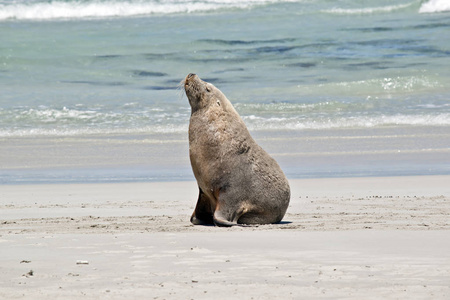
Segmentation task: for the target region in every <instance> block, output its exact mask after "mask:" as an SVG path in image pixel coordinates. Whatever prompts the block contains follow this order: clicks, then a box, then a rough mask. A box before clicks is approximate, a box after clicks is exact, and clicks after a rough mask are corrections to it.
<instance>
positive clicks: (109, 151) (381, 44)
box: [0, 0, 450, 183]
mask: <svg viewBox="0 0 450 300" xmlns="http://www.w3.org/2000/svg"><path fill="white" fill-rule="evenodd" d="M449 34H450V2H449V1H446V0H429V1H419V0H397V1H387V0H374V1H363V0H341V1H327V0H299V1H294V0H292V1H266V0H244V1H238V0H204V1H187V0H166V1H164V0H162V1H153V0H127V1H123V0H84V1H80V0H78V1H72V0H64V1H59V0H56V1H43V0H15V1H8V0H0V90H1V94H0V143H1V144H0V148H1V149H0V154H1V156H0V183H16V182H41V181H44V182H51V181H61V182H80V181H111V180H113V181H133V180H173V179H177V180H178V179H181V180H183V179H192V178H193V177H192V175H191V173H190V170H189V162H188V158H187V128H188V122H189V116H190V107H189V104H188V101H187V99H186V96H183V92H182V91H181V90H180V88H179V82H180V81H181V80H182V79H183V78H184V77H185V76H186V75H187V74H188V73H191V72H192V73H197V74H198V75H199V76H200V77H201V78H203V79H204V80H206V81H209V82H211V83H213V84H214V85H216V86H217V87H218V88H220V89H221V90H222V91H223V92H224V93H225V94H226V95H227V97H228V98H229V99H230V100H231V101H232V103H233V104H234V105H235V107H236V109H237V110H238V112H239V113H240V114H241V116H242V117H243V119H244V121H245V123H246V124H247V126H248V128H249V130H250V131H251V133H252V134H253V135H254V136H255V138H256V139H257V140H258V142H260V143H261V144H263V146H264V147H265V148H266V149H268V151H269V153H271V154H272V155H274V156H275V158H276V159H277V160H278V161H280V164H281V165H282V167H283V169H285V170H287V173H288V176H290V177H321V176H359V175H360V176H374V175H377V176H379V175H420V174H443V173H445V174H447V173H450V161H449V156H450V140H449V139H450V133H449V129H450V84H449V83H450V39H449V38H448V36H450V35H449ZM293 141H297V142H293ZM142 145H144V146H142ZM311 145H314V147H313V146H311ZM23 149H26V150H23ZM74 149H75V150H74ZM83 149H84V150H83ZM72 150H73V151H72ZM402 151H403V152H402ZM408 151H409V152H408ZM314 153H315V154H316V155H319V157H316V158H315V159H311V155H313V154H314ZM355 153H356V155H357V156H358V157H359V160H358V159H356V161H357V162H358V163H355V160H354V157H355ZM383 153H384V154H383ZM395 153H409V154H405V155H404V156H401V157H400V158H399V157H396V156H393V155H394V154H395ZM81 154H83V155H81ZM336 160H337V161H340V163H337V164H336ZM161 161H162V162H161ZM164 161H165V163H164ZM312 161H314V163H311V162H312ZM305 165H306V166H307V167H305ZM305 170H306V171H305Z"/></svg>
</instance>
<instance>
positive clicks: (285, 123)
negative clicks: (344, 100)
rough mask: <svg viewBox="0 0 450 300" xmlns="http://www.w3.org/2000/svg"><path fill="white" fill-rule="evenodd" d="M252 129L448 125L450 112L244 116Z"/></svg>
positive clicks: (449, 123)
mask: <svg viewBox="0 0 450 300" xmlns="http://www.w3.org/2000/svg"><path fill="white" fill-rule="evenodd" d="M243 119H244V121H245V122H246V124H247V126H248V128H249V130H250V131H252V130H307V129H313V130H315V129H317V130H323V129H343V128H373V127H380V126H448V125H450V114H448V113H443V114H437V115H426V114H420V115H400V114H398V115H380V116H357V117H336V118H316V119H313V118H301V117H288V118H279V117H277V118H274V117H271V118H262V117H257V116H254V115H252V116H248V117H244V118H243Z"/></svg>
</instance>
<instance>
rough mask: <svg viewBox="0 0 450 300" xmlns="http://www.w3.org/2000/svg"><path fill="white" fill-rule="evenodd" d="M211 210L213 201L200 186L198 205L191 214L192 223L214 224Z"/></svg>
mask: <svg viewBox="0 0 450 300" xmlns="http://www.w3.org/2000/svg"><path fill="white" fill-rule="evenodd" d="M212 214H213V213H212V210H211V201H210V199H209V198H208V196H206V195H205V193H203V191H202V189H201V188H199V194H198V200H197V205H196V206H195V210H194V213H193V214H192V216H191V223H192V224H194V225H208V224H211V225H212V224H214V221H213V216H212Z"/></svg>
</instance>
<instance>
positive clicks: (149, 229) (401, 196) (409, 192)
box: [0, 176, 450, 299]
mask: <svg viewBox="0 0 450 300" xmlns="http://www.w3.org/2000/svg"><path fill="white" fill-rule="evenodd" d="M290 182H291V190H292V198H291V205H290V207H289V209H288V213H287V215H286V216H285V219H284V222H283V223H282V224H277V225H266V226H255V227H245V228H242V227H233V228H217V227H213V226H192V225H190V223H189V216H190V214H191V213H192V210H193V208H194V205H195V201H196V196H197V188H196V184H195V182H169V183H124V184H87V185H83V184H74V185H47V184H42V185H11V186H8V185H3V186H0V211H1V215H0V222H1V223H0V299H22V298H23V299H137V298H141V299H211V298H215V299H235V298H239V299H252V298H253V299H274V298H275V297H276V298H279V299H315V298H329V299H450V184H449V183H450V176H423V177H384V178H341V179H313V180H291V181H290Z"/></svg>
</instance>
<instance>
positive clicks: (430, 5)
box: [419, 0, 450, 13]
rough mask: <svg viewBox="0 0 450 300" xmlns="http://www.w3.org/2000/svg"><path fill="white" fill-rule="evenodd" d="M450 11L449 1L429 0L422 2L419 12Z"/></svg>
mask: <svg viewBox="0 0 450 300" xmlns="http://www.w3.org/2000/svg"><path fill="white" fill-rule="evenodd" d="M444 11H450V1H448V0H430V1H428V2H426V3H423V4H422V6H421V7H420V9H419V13H436V12H444Z"/></svg>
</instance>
